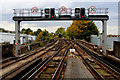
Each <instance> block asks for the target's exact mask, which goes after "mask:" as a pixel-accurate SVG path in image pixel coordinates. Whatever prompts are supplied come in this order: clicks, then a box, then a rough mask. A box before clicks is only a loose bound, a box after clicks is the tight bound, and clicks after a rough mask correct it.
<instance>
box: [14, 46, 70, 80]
mask: <svg viewBox="0 0 120 80" xmlns="http://www.w3.org/2000/svg"><path fill="white" fill-rule="evenodd" d="M68 45H70V44H68ZM65 48H66V45H64V46H63V44H61V46H59V50H58V51H56V53H54V54H53V55H52V56H50V57H49V58H46V59H45V60H43V61H42V62H40V63H39V64H37V65H36V66H33V68H32V69H31V70H30V69H28V70H26V72H27V73H25V74H24V72H22V73H20V74H18V75H17V76H15V77H13V78H12V79H13V80H14V79H18V80H25V79H27V80H29V79H30V80H33V79H36V78H37V79H39V78H47V79H48V78H50V77H51V76H50V75H51V74H52V73H53V76H52V77H51V79H56V78H58V73H59V71H60V70H61V67H63V63H64V59H65V56H66V54H67V52H68V49H69V48H70V47H68V48H67V49H66V50H65ZM52 71H53V72H52ZM21 74H24V75H21ZM44 75H47V76H46V77H45V76H44ZM48 75H49V76H48Z"/></svg>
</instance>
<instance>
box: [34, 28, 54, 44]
mask: <svg viewBox="0 0 120 80" xmlns="http://www.w3.org/2000/svg"><path fill="white" fill-rule="evenodd" d="M51 38H53V35H52V34H51V33H49V32H48V31H47V30H46V29H45V30H43V31H42V32H40V33H39V34H38V36H37V37H36V40H35V41H36V42H39V41H43V40H50V39H51Z"/></svg>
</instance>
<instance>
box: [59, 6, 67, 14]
mask: <svg viewBox="0 0 120 80" xmlns="http://www.w3.org/2000/svg"><path fill="white" fill-rule="evenodd" d="M59 12H60V14H65V13H66V12H67V8H66V7H65V6H62V7H61V8H59Z"/></svg>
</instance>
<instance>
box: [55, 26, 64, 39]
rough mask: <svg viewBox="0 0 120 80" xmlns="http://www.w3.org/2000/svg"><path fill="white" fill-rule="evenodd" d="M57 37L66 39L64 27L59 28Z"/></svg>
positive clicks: (56, 33)
mask: <svg viewBox="0 0 120 80" xmlns="http://www.w3.org/2000/svg"><path fill="white" fill-rule="evenodd" d="M55 35H58V37H59V38H63V37H65V28H63V27H60V28H58V29H57V31H56V32H55Z"/></svg>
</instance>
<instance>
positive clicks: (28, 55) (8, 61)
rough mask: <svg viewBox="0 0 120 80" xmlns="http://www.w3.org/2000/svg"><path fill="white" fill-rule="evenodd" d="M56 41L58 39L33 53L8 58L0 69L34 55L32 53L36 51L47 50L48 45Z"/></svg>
mask: <svg viewBox="0 0 120 80" xmlns="http://www.w3.org/2000/svg"><path fill="white" fill-rule="evenodd" d="M55 42H56V41H54V42H52V43H49V44H47V45H45V46H44V47H43V48H42V49H41V48H40V49H37V50H34V51H32V53H31V54H27V55H24V56H22V57H21V58H14V59H11V60H7V61H5V62H2V67H0V70H1V69H3V68H5V67H7V66H9V65H11V64H14V63H16V62H18V61H21V60H24V59H26V58H28V57H30V56H32V55H35V54H36V53H38V52H40V51H43V50H45V49H46V48H47V47H50V46H51V45H53V44H54V43H55Z"/></svg>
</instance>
